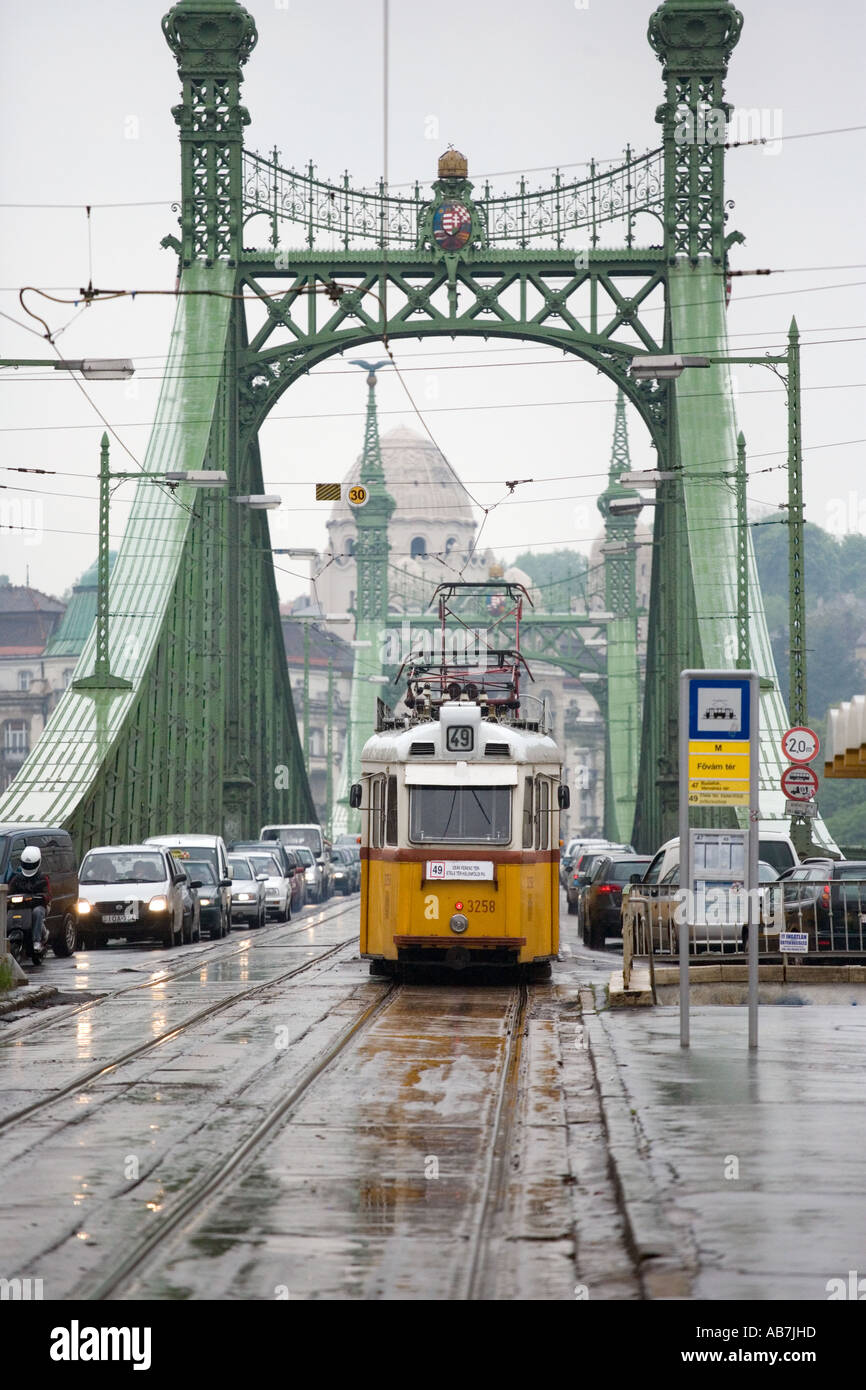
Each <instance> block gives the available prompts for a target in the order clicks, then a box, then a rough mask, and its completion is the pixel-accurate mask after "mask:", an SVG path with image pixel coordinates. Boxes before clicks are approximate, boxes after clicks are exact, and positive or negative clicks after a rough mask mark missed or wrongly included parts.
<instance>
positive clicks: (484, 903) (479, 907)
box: [463, 898, 496, 912]
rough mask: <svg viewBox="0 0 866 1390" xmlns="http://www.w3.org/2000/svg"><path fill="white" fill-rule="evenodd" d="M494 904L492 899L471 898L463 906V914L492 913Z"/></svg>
mask: <svg viewBox="0 0 866 1390" xmlns="http://www.w3.org/2000/svg"><path fill="white" fill-rule="evenodd" d="M495 910H496V904H495V902H494V901H493V899H492V898H472V899H471V901H469V902H465V903H464V904H463V911H464V912H494V911H495Z"/></svg>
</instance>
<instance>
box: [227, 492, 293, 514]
mask: <svg viewBox="0 0 866 1390" xmlns="http://www.w3.org/2000/svg"><path fill="white" fill-rule="evenodd" d="M232 501H233V502H239V503H241V505H242V506H244V507H252V508H253V510H254V511H260V512H273V511H276V509H277V507H281V506H282V503H283V499H282V497H278V496H277V494H276V493H273V492H248V493H245V494H244V495H242V496H238V497H233V498H232Z"/></svg>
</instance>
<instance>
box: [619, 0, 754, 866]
mask: <svg viewBox="0 0 866 1390" xmlns="http://www.w3.org/2000/svg"><path fill="white" fill-rule="evenodd" d="M742 25H743V16H742V15H741V14H740V12H739V10H737V9H736V8H735V7H734V5H732V4H730V3H729V0H665V3H664V4H662V5H660V6H659V8H658V9H657V10H656V11H655V12H654V14H653V15H652V16H651V18H650V21H649V29H648V34H647V37H648V40H649V43H650V46H651V47H652V48H653V49H654V50H655V53H656V55H657V57H658V58H659V61H660V62H661V64H662V75H663V78H664V83H665V100H664V102H663V103H662V104H661V106H659V108H658V110H657V112H656V121H657V122H658V123H659V124H660V125H661V128H662V149H663V169H664V183H663V207H664V229H665V258H666V262H667V270H666V281H667V299H668V308H667V314H668V327H667V329H666V334H665V336H666V341H667V350H668V351H674V350H675V351H677V352H702V353H707V352H711V351H712V350H713V348H714V347H723V346H724V344H725V342H726V331H725V294H724V287H725V270H726V265H727V251H728V248H729V246H730V245H731V243H732V242H733V241H734V240H742V237H741V236H740V234H739V233H736V232H734V233H729V234H726V233H725V218H726V213H725V196H724V176H725V140H726V138H727V137H726V130H725V123H726V120H727V119H728V117H729V115H730V111H731V108H730V106H729V105H728V104H727V102H726V101H725V95H724V80H725V77H726V75H727V70H728V62H729V60H730V57H731V53H732V52H733V49H734V47H735V46H736V44H737V42H738V40H739V37H740V31H741V29H742ZM698 344H700V346H698ZM699 376H700V381H699V382H698V383H697V384H695V383H694V381H693V380H691V379H689V380H686V378H685V377H683V378H682V379H681V380H680V381H678V382H667V383H663V384H661V385H660V387H658V388H657V389H661V390H662V391H663V392H664V395H665V397H666V412H665V427H666V434H667V438H666V444H665V447H664V449H663V450H660V451H659V465H660V466H661V467H663V468H667V469H672V470H674V471H676V472H678V473H679V474H680V476H679V477H678V478H676V479H674V480H671V481H668V482H664V483H662V484H661V486H660V488H659V490H658V496H657V506H656V518H655V529H654V535H653V542H654V558H653V567H652V582H651V592H650V613H649V631H648V638H647V652H648V663H647V664H648V671H647V680H646V691H645V697H644V716H643V736H642V739H641V760H640V773H639V779H638V798H637V808H636V816H635V825H634V836H633V838H634V840H635V844H636V845H637V846H638V847H639V848H643V849H647V848H655V846H657V845H658V844H660V843H661V842H662V841H663V840H665V839H667V838H669V837H670V836H672V835H675V834H676V833H677V815H678V801H679V785H678V751H677V728H678V679H679V672H680V671H681V670H682V669H684V668H686V667H689V666H702V665H708V666H717V667H722V666H724V665H725V664H726V655H725V653H726V648H725V642H726V638H727V637H728V636H729V633H730V630H731V627H732V620H731V615H732V614H733V613H734V612H735V602H736V600H735V596H732V597H731V599H730V605H729V606H727V607H725V606H722V605H720V604H719V594H720V585H719V575H720V573H721V572H722V571H724V572H725V573H727V564H730V565H731V570H730V573H731V575H735V574H736V557H735V555H734V554H733V553H731V554H730V555H728V554H727V553H724V554H722V549H723V546H724V540H723V539H722V540H719V538H718V537H715V538H713V543H711V544H705V545H704V547H703V554H702V553H701V541H700V540H699V541H698V542H697V546H696V547H693V546H691V545H690V541H689V532H690V529H691V528H695V529H697V527H698V526H699V525H701V523H700V522H699V521H698V514H699V512H700V511H701V510H703V511H704V513H705V516H704V520H703V528H704V529H705V530H706V529H708V523H710V517H709V515H708V513H709V510H710V509H709V508H708V505H707V500H706V499H707V496H708V493H709V489H708V488H707V487H706V484H705V483H704V486H703V489H702V490H701V487H700V481H701V474H703V475H704V477H706V474H707V472H708V468H709V465H704V464H703V462H702V460H703V457H705V456H706V453H707V444H708V442H709V441H710V440H712V441H713V442H714V444H715V445H716V446H717V447H718V446H719V444H720V443H721V442H722V441H724V442H725V444H728V437H729V436H730V441H729V444H730V454H731V457H732V460H735V459H736V443H735V421H734V418H733V413H732V408H731V405H730V398H731V392H730V381H729V379H728V375H727V370H726V369H725V370H724V372H723V371H722V370H721V369H719V368H713V369H711V370H710V371H707V370H702V371H701V372H700V373H699ZM714 395H715V396H716V398H717V403H716V405H715V407H714V406H713V405H712V404H711V398H712V397H713V396H714ZM702 412H703V413H702ZM711 417H713V418H711ZM719 452H720V453H722V454H723V453H724V452H725V450H724V448H721V449H720V450H719ZM710 457H712V455H710ZM715 457H716V458H718V457H719V453H717V454H716V456H715ZM665 459H666V460H667V463H665V462H664V460H665ZM712 467H714V468H715V470H716V471H718V464H717V463H714V464H713V465H712ZM718 491H719V490H718V489H715V492H716V494H718ZM721 510H722V509H721V507H720V506H719V505H717V506H716V507H715V509H714V511H713V515H712V523H714V529H715V530H716V531H718V532H720V531H721V529H722V528H723V527H724V524H725V522H726V521H728V518H727V517H723V516H722V515H720V511H721ZM712 523H710V524H712ZM735 536H736V528H735V526H732V527H731V531H730V537H731V547H732V551H733V549H735ZM708 559H709V560H710V562H711V563H710V565H708V563H707V561H708ZM711 569H714V571H715V573H714V574H713V573H711V572H710V570H711ZM726 597H727V595H726ZM761 620H762V621H763V615H762V619H761ZM770 660H772V658H770ZM727 664H730V665H733V664H734V661H733V656H731V659H730V660H729V661H728V663H727ZM710 819H711V817H707V816H705V817H704V820H705V823H710Z"/></svg>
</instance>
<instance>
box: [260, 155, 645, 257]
mask: <svg viewBox="0 0 866 1390" xmlns="http://www.w3.org/2000/svg"><path fill="white" fill-rule="evenodd" d="M279 159H280V154H279V150H274V151H273V153H272V156H271V158H270V159H266V158H264V157H263V156H262V155H259V154H255V153H253V152H252V151H250V150H244V154H243V189H244V192H243V208H244V223H246V222H248V221H249V220H250V219H251V218H253V217H257V216H260V215H262V216H266V217H268V218H269V220H270V223H271V230H270V242H271V245H272V246H274V247H277V246H278V245H279V244H280V240H281V238H280V223H281V222H291V223H294V224H295V226H298V227H302V228H303V229H304V230H303V240H304V242H305V244H306V245H307V247H309V248H312V247H314V246H315V245H316V242H317V237H318V235H320V234H322V233H324V234H327V235H330V236H331V237H336V238H337V240H338V241H339V242H340V243H341V244H342V247H343V250H349V248H350V247H352V246H356V245H358V244H359V243H360V244H362V245H364V244H366V245H369V244H371V243H372V244H373V245H374V246H379V247H381V246H417V245H418V243H419V238H420V234H421V224H422V220H423V216H424V213H425V212H426V211H427V209H428V208H429V206H430V203H431V201H432V195H431V193H430V191H429V190H428V189H426V188H422V185H421V184H420V183H417V182H416V183H415V184H414V185H413V187H412V189H411V191H410V192H408V193H394V192H392V191H391V190H389V189H387V188H386V185H385V183H384V181H383V180H381V179H380V180H379V182H378V184H377V185H376V186H375V187H374V188H372V189H358V188H352V187H351V186H350V184H349V175H348V174H344V175H343V178H342V181H341V182H339V183H327V182H325V181H323V180H322V179H317V178H316V166H315V165H314V164H312V163H310V164H308V165H307V168H306V170H305V171H304V172H299V171H298V170H296V169H284V168H282V166H281V165H280V163H279ZM589 170H590V172H589V177H588V178H584V179H566V180H564V179H563V177H562V175H561V173H560V172H559V170H556V172H555V174H554V179H553V183H552V185H551V186H550V187H548V188H540V189H537V190H535V191H530V189H529V188H528V186H527V182H526V179H525V178H521V180H520V183H519V186H518V189H517V191H516V192H515V193H506V194H500V195H495V194H494V193H493V191H492V189H491V187H490V184H489V182H487V181H485V183H484V185H483V191H482V192H481V194H480V196H479V195H478V194H477V193H473V195H472V198H471V202H472V205H473V207H474V208H475V209H476V210H477V212H478V213H479V217H480V221H481V223H482V226H483V228H484V234H483V241H484V244H485V245H487V246H503V245H508V244H516V245H518V246H521V247H527V246H530V245H531V244H532V243H538V242H543V243H546V244H547V245H549V246H550V245H553V246H555V247H557V248H561V247H562V246H563V245H564V244H566V241H567V240H568V241H569V242H573V241H574V236H573V233H575V232H585V233H586V234H587V236H586V240H587V242H588V244H589V245H590V246H593V247H594V246H597V245H598V243H599V240H600V234H599V229H600V228H601V227H602V226H604V225H605V224H607V223H610V222H624V223H625V227H626V230H625V244H626V246H627V247H631V246H633V245H634V241H635V235H634V226H635V219H636V218H637V217H638V216H640V215H642V214H649V215H650V216H652V217H655V218H656V219H657V220H658V222H659V223H660V224H661V223H662V211H663V191H664V169H663V165H662V151H661V148H658V149H654V150H648V151H647V153H646V154H641V155H634V154H633V153H632V150H631V148H630V147H628V146H627V147H626V149H625V152H624V154H623V155H622V157H621V159H620V160H619V161H612V162H611V163H609V164H607V165H605V166H604V167H602V166H601V164H599V163H596V161H595V160H591V161H590V163H589Z"/></svg>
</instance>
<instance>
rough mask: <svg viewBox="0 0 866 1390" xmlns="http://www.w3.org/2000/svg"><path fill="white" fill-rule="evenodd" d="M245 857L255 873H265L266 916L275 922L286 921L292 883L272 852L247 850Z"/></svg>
mask: <svg viewBox="0 0 866 1390" xmlns="http://www.w3.org/2000/svg"><path fill="white" fill-rule="evenodd" d="M245 857H246V858H247V859H248V860H249V861H250V863H251V864H252V866H253V869H254V870H255V872H256V874H257V875H258V874H267V876H268V881H267V883H266V884H265V909H266V912H267V915H268V917H272V918H273V919H274V920H275V921H277V922H287V921H289V919H290V918H291V915H292V884H291V879H288V878H286V876H285V874H284V873H283V871H282V869H281V867H280V865H279V864H278V863H277V861H276V859H275V858H274V856H273V855H272V854H257V853H256V851H255V850H251V849H249V850H247V851H246V855H245Z"/></svg>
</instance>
